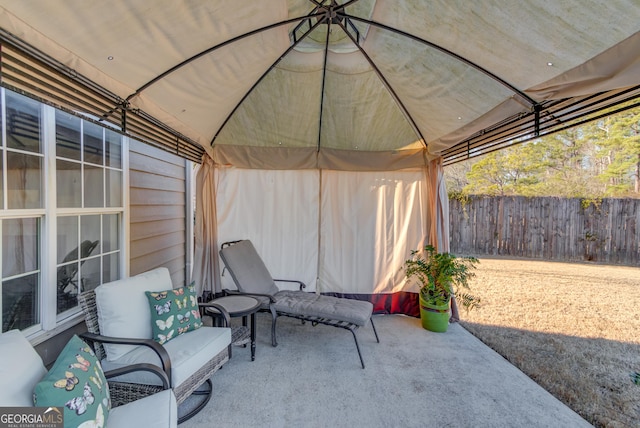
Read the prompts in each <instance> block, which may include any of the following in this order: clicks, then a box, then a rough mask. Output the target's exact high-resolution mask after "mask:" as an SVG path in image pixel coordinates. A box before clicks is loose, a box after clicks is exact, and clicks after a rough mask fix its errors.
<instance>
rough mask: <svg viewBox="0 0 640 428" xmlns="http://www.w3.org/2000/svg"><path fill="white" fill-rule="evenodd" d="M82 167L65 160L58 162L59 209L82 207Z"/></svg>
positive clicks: (57, 190)
mask: <svg viewBox="0 0 640 428" xmlns="http://www.w3.org/2000/svg"><path fill="white" fill-rule="evenodd" d="M80 172H81V165H80V164H79V163H75V162H67V161H63V160H59V159H58V160H57V161H56V194H57V195H56V196H57V202H58V208H80V207H82V178H81V174H80Z"/></svg>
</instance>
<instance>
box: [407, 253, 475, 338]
mask: <svg viewBox="0 0 640 428" xmlns="http://www.w3.org/2000/svg"><path fill="white" fill-rule="evenodd" d="M477 263H479V261H478V259H476V258H475V257H457V256H455V255H454V254H451V253H438V252H437V251H436V249H435V247H433V246H432V245H427V246H425V247H424V250H423V251H412V252H411V258H410V259H409V260H407V261H406V262H405V272H406V277H407V278H408V279H412V278H415V279H417V280H418V281H419V282H420V284H421V285H420V318H421V320H422V326H423V327H424V328H425V329H427V330H430V331H435V332H445V331H447V328H448V326H449V317H450V313H451V311H450V303H451V296H452V295H455V296H456V300H457V301H458V302H459V303H460V304H461V305H462V307H463V308H465V309H466V310H467V311H469V310H471V309H473V308H475V307H479V306H480V299H479V298H477V297H475V296H473V295H471V294H469V293H468V292H467V290H469V280H470V279H471V278H473V277H474V276H475V272H473V270H474V269H475V268H476V264H477Z"/></svg>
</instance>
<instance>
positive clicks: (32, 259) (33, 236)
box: [2, 218, 40, 278]
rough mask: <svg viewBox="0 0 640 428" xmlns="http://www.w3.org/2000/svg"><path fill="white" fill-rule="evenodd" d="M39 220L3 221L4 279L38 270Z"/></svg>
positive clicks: (19, 219)
mask: <svg viewBox="0 0 640 428" xmlns="http://www.w3.org/2000/svg"><path fill="white" fill-rule="evenodd" d="M39 265H40V263H39V255H38V219H37V218H17V219H6V220H3V221H2V278H7V277H10V276H14V275H19V274H21V273H26V272H33V271H35V270H38V267H39Z"/></svg>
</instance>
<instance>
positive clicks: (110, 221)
mask: <svg viewBox="0 0 640 428" xmlns="http://www.w3.org/2000/svg"><path fill="white" fill-rule="evenodd" d="M119 217H120V216H119V215H118V214H105V215H103V216H102V252H104V253H107V252H109V251H114V250H118V249H119V248H120V243H119V239H118V238H119V236H120V230H119V227H118V219H119Z"/></svg>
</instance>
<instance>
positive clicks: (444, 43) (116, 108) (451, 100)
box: [0, 0, 640, 170]
mask: <svg viewBox="0 0 640 428" xmlns="http://www.w3.org/2000/svg"><path fill="white" fill-rule="evenodd" d="M638 22H640V6H639V4H638V1H637V0H607V1H590V2H584V1H581V0H556V1H546V0H529V1H524V2H523V1H513V0H486V1H473V2H470V1H466V0H457V1H456V0H430V1H424V0H342V1H336V0H286V1H285V0H269V1H254V0H252V1H246V0H236V1H225V0H218V1H215V0H206V1H175V0H150V1H144V0H119V1H116V2H110V1H107V2H105V1H93V0H91V1H86V0H65V1H40V0H2V1H0V27H1V28H2V34H1V36H2V37H1V42H2V51H3V58H2V84H3V85H4V86H6V87H9V88H15V89H21V90H24V91H26V92H27V93H29V94H32V95H34V96H37V97H41V98H43V99H46V100H48V101H50V102H52V103H54V104H56V105H60V106H62V107H66V108H69V109H71V110H75V111H85V112H89V113H91V114H93V115H95V116H97V117H101V118H103V120H105V121H106V122H110V123H112V124H114V125H115V126H116V127H121V128H122V129H123V130H124V131H125V132H127V133H130V134H131V135H135V136H137V137H138V138H142V139H144V140H147V141H151V140H153V141H154V144H159V145H161V146H163V147H165V148H167V149H168V150H170V151H172V152H177V153H179V154H181V155H182V156H185V157H187V158H191V159H193V160H196V161H200V157H201V155H202V153H203V152H204V150H209V149H211V153H212V156H213V157H214V158H215V159H216V161H217V162H218V163H221V164H233V165H236V166H241V167H251V168H267V169H268V168H275V169H296V168H315V167H319V168H329V169H338V170H363V169H364V170H392V169H399V168H404V167H408V166H416V165H421V164H423V163H424V156H423V155H424V154H425V149H426V153H428V155H429V156H439V155H443V156H444V160H445V164H446V163H447V162H453V161H456V160H460V159H462V158H465V157H467V156H473V155H476V154H479V153H482V152H483V151H486V150H491V149H493V148H498V147H501V146H502V145H504V144H508V143H510V142H512V141H522V140H526V139H529V138H532V137H534V136H537V135H542V134H545V133H548V132H551V131H553V130H554V129H557V128H559V127H563V126H567V125H570V124H572V123H575V122H576V121H580V120H582V119H583V118H586V117H589V116H588V115H589V114H591V113H593V112H598V111H600V110H602V109H604V108H606V107H609V106H612V105H616V104H619V103H622V102H626V101H629V100H633V99H634V98H635V99H636V102H635V104H637V96H638V93H639V92H640V90H639V89H638V85H639V84H640V58H639V57H640V54H639V52H640V33H639V32H638V31H639V29H640V28H639V24H638ZM70 94H72V95H70Z"/></svg>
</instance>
